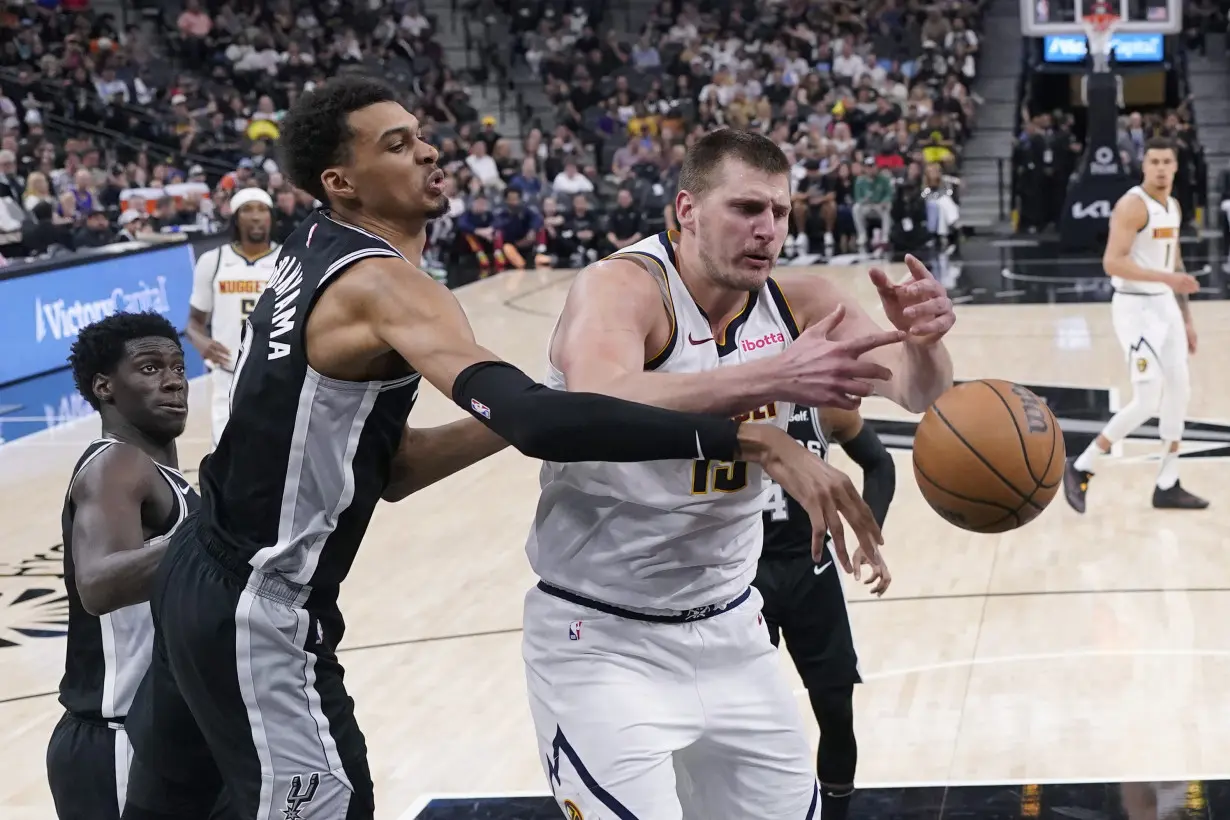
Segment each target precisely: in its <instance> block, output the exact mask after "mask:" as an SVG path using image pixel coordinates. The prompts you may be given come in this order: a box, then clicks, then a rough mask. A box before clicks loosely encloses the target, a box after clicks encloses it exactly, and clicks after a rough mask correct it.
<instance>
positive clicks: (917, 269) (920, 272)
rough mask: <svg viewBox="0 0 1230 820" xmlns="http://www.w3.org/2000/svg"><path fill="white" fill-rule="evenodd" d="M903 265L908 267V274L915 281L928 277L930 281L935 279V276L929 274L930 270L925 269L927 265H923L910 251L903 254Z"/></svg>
mask: <svg viewBox="0 0 1230 820" xmlns="http://www.w3.org/2000/svg"><path fill="white" fill-rule="evenodd" d="M905 266H906V268H907V269H909V271H910V276H911V277H913V278H914V280H915V281H923V280H926V279H930V280H932V281H934V280H935V277H934V276H932V275H931V271H930V270H928V269H927V266H926V265H924V264H923V263H922V261H921V260H920V259H919V258H918V257H917V256H915V255H914V254H912V253H907V254H906V255H905Z"/></svg>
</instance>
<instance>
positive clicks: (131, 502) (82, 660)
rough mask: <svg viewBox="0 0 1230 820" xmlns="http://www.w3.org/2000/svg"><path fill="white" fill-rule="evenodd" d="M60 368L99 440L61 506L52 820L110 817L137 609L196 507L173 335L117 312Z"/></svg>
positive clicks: (115, 804) (137, 656) (140, 616)
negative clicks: (64, 610)
mask: <svg viewBox="0 0 1230 820" xmlns="http://www.w3.org/2000/svg"><path fill="white" fill-rule="evenodd" d="M69 362H70V364H71V365H72V370H73V378H74V380H75V381H76V383H77V389H78V390H79V391H81V395H82V396H83V397H85V400H86V401H88V402H89V403H90V404H91V406H93V407H94V408H95V409H96V410H98V412H99V413H100V414H101V416H102V434H101V436H100V437H99V438H97V439H95V440H94V441H92V442H90V444H89V445H88V446H87V447H86V449H85V452H84V453H83V454H82V456H81V458H80V459H78V461H77V466H76V467H75V468H73V475H72V478H71V479H70V481H69V485H68V491H67V493H66V494H65V498H64V513H63V528H64V533H63V537H64V586H65V588H66V589H67V592H68V605H69V615H68V649H67V654H66V657H65V664H64V666H65V669H64V678H63V680H62V681H61V682H60V703H61V704H63V706H64V709H65V713H64V717H62V718H61V719H60V722H59V724H57V725H56V728H55V731H54V732H53V733H52V735H51V742H50V744H49V746H48V749H47V777H48V780H49V782H50V785H51V794H52V797H53V798H54V800H55V805H56V813H57V814H58V815H59V817H60V820H116V818H118V817H119V816H120V811H121V810H122V808H123V805H124V791H125V788H126V786H127V773H128V764H129V758H130V753H131V749H130V748H129V744H128V738H127V735H126V734H125V732H124V718H125V716H126V715H127V713H128V707H129V704H131V703H132V698H133V694H134V693H135V692H136V689H137V684H138V683H140V681H141V678H142V676H143V675H144V674H145V670H146V667H148V665H149V656H150V648H151V647H152V646H153V637H154V625H153V623H152V622H151V620H150V609H149V604H148V603H145V602H146V601H148V599H149V594H150V589H151V587H152V586H153V578H154V571H155V569H156V568H157V567H158V564H159V562H160V561H161V560H162V558H163V555H164V554H165V553H166V545H167V540H168V538H169V536H170V535H171V533H172V532H174V530H175V529H176V528H177V527H178V526H179V525H180V523H181V522H182V521H183V520H184V519H185V518H186V517H187V515H188V513H189V512H191V511H194V510H196V508H197V506H198V503H199V499H198V497H197V494H196V491H195V490H193V489H192V487H191V486H190V485H189V484H188V482H187V481H186V480H185V479H184V477H183V476H182V475H180V473H179V469H178V456H177V453H176V449H175V439H176V438H177V437H178V436H179V435H180V434H181V433H183V431H184V424H185V422H186V420H187V416H188V383H187V381H186V380H185V379H184V351H183V348H182V347H181V346H180V341H179V335H178V334H177V333H176V332H175V328H174V327H172V326H171V323H170V322H168V321H167V320H166V319H164V318H162V317H161V316H159V315H158V314H156V313H117V314H115V315H113V316H109V317H107V318H106V319H103V320H101V321H99V322H96V323H94V324H92V325H89V326H88V327H85V328H83V329H82V330H81V333H80V334H79V335H78V336H77V340H76V341H75V342H74V343H73V347H72V355H71V356H70V357H69Z"/></svg>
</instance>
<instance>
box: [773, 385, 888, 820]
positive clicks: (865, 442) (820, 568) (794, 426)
mask: <svg viewBox="0 0 1230 820" xmlns="http://www.w3.org/2000/svg"><path fill="white" fill-rule="evenodd" d="M787 431H788V432H789V433H790V435H791V436H793V437H794V438H795V440H797V441H798V442H799V444H802V445H803V446H804V447H806V448H807V449H808V450H810V451H811V452H813V453H815V454H816V455H818V456H820V457H821V458H823V459H826V460H827V459H828V454H829V441H836V442H837V443H838V444H840V445H841V447H842V449H843V450H845V451H846V454H847V455H849V456H850V458H851V459H853V461H854V463H855V464H857V465H858V466H859V467H860V468H862V471H863V499H864V500H865V501H866V502H867V506H868V507H870V508H871V512H872V515H874V516H875V520H876V523H877V524H879V525H880V526H883V525H884V519H885V518H886V517H887V515H888V505H889V504H890V503H891V502H892V500H893V494H894V492H895V491H896V484H897V471H896V467H895V466H894V465H893V457H892V456H891V455H889V453H888V451H887V450H885V449H884V444H883V443H882V442H881V441H880V439H879V437H878V436H876V434H875V431H874V430H872V429H871V427H869V426H867V425H865V424H864V423H863V419H862V417H861V416H860V415H859V414H858V412H857V411H855V410H838V409H835V408H824V409H821V410H816V409H808V408H805V407H796V408H795V410H794V415H792V416H791V417H790V424H789V426H788V428H787ZM811 537H812V522H811V521H809V519H808V515H807V511H806V510H804V509H803V508H802V507H800V506H799V505H798V504H797V503H796V502H795V500H794V499H793V498H791V497H790V495H789V494H788V493H786V492H784V491H783V490H782V488H781V487H780V486H778V485H776V484H773V485H771V486H770V487H769V489H768V492H767V493H766V494H765V510H764V551H763V553H762V554H761V558H760V566H759V567H758V569H757V572H756V580H755V582H754V584H755V586H756V588H757V589H758V590H760V594H761V596H762V597H763V598H764V610H763V613H764V618H765V622H766V624H767V625H768V628H769V638H770V640H772V641H773V645H774V646H777V643H778V641H779V640H780V638H781V637H785V639H786V649H787V650H788V651H789V652H790V657H791V659H792V660H793V661H794V665H795V668H796V669H797V670H798V672H799V677H800V678H802V680H803V685H804V686H805V687H807V695H808V698H809V699H810V700H811V706H812V711H813V712H815V715H816V721H817V723H819V725H820V747H819V749H818V750H817V753H816V775H817V778H818V779H819V780H820V785H821V792H820V794H821V805H820V816H821V817H823V818H826V820H845V818H846V814H847V812H848V811H849V804H850V795H851V794H852V793H853V792H854V768H855V764H856V762H857V758H858V747H857V745H856V743H855V739H854V703H853V700H854V684H856V683H860V682H861V678H860V677H859V673H858V655H857V653H856V652H855V650H854V636H853V635H852V633H851V631H850V615H849V613H848V612H847V611H846V597H845V593H844V592H843V591H842V587H841V574H840V569H839V568H837V567H834V566H833V563H834V562H833V556H832V555H831V554H829V555H828V556H826V560H821V561H819V562H817V561H816V560H814V559H813V557H812V550H811ZM874 560H875V561H876V563H873V564H871V565H870V573H869V575H868V577H867V579H866V583H868V584H872V585H873V586H872V588H871V591H872V592H873V593H875V594H876V595H883V594H884V591H885V590H886V589H888V585H889V584H890V583H891V582H892V577H891V576H890V575H889V572H888V567H887V566H886V565H885V564H884V563H883V556H882V555H881V554H880V553H879V552H877V553H876V555H875V559H874ZM862 570H863V568H862V567H860V566H856V567H855V568H854V577H855V579H861V575H862Z"/></svg>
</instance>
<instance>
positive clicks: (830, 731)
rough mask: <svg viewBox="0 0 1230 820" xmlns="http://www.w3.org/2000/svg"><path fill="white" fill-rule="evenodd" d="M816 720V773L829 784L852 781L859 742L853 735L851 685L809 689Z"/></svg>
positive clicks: (822, 781)
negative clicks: (818, 737)
mask: <svg viewBox="0 0 1230 820" xmlns="http://www.w3.org/2000/svg"><path fill="white" fill-rule="evenodd" d="M808 696H809V697H810V699H811V704H812V709H813V710H814V711H815V713H816V722H817V723H818V724H819V725H820V748H819V750H818V752H817V755H816V775H817V777H819V779H820V782H821V783H824V784H825V785H830V786H840V785H846V784H849V783H853V782H854V769H855V767H856V765H857V763H858V744H857V742H856V741H855V739H854V687H853V686H845V687H831V686H826V687H814V688H810V689H808Z"/></svg>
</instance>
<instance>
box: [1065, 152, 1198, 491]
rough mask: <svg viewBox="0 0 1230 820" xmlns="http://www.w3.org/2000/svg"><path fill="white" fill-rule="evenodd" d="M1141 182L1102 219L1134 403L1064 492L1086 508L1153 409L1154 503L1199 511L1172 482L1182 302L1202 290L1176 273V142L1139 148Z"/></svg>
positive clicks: (1189, 347) (1183, 343)
mask: <svg viewBox="0 0 1230 820" xmlns="http://www.w3.org/2000/svg"><path fill="white" fill-rule="evenodd" d="M1143 166H1144V168H1143V170H1144V179H1142V180H1141V183H1140V184H1139V185H1137V186H1135V187H1134V188H1132V189H1131V190H1129V191H1128V192H1127V193H1126V194H1124V195H1123V196H1122V197H1120V199H1119V201H1118V202H1116V203H1115V209H1114V211H1112V212H1111V215H1110V236H1109V237H1108V238H1107V240H1106V252H1105V253H1104V254H1103V256H1102V265H1103V267H1104V268H1105V269H1106V273H1107V275H1109V276H1110V277H1111V283H1112V285H1113V287H1114V289H1115V293H1114V296H1113V297H1111V303H1110V307H1111V318H1112V320H1113V322H1114V327H1115V335H1116V336H1118V337H1119V344H1120V345H1122V346H1123V350H1124V354H1125V356H1126V358H1127V363H1128V372H1129V373H1130V374H1131V379H1132V400H1131V401H1130V402H1128V404H1127V405H1126V406H1125V407H1124V408H1123V409H1122V410H1120V411H1119V412H1118V413H1116V414H1115V415H1114V417H1113V418H1111V420H1110V421H1109V422H1107V424H1106V426H1105V427H1104V428H1102V432H1101V433H1099V434H1098V437H1097V438H1096V439H1094V440H1093V442H1092V443H1091V444H1090V445H1089V446H1088V447H1087V448H1086V449H1085V452H1083V453H1081V454H1080V455H1079V456H1076V457H1075V458H1069V459H1068V461H1067V465H1066V468H1065V470H1064V474H1063V485H1064V496H1065V497H1066V498H1067V500H1068V504H1070V505H1071V507H1072V509H1074V510H1076V511H1077V512H1079V513H1083V512H1084V511H1085V501H1086V493H1087V492H1088V490H1089V484H1090V482H1091V481H1092V480H1093V475H1094V473H1095V472H1096V471H1097V470H1096V468H1097V461H1098V459H1099V457H1101V456H1103V455H1105V454H1106V453H1109V452H1110V448H1111V447H1112V446H1113V445H1114V443H1115V442H1117V441H1120V440H1122V439H1124V438H1126V437H1127V436H1128V434H1130V433H1131V432H1132V431H1133V430H1135V429H1136V428H1137V427H1139V426H1140V425H1142V424H1144V423H1145V422H1146V421H1148V420H1149V419H1150V418H1152V417H1153V415H1154V414H1155V413H1156V414H1157V418H1158V433H1159V434H1160V436H1161V439H1162V447H1163V451H1162V463H1161V467H1160V469H1159V470H1158V473H1157V483H1156V485H1155V486H1154V488H1153V506H1154V507H1158V508H1161V509H1182V510H1202V509H1204V508H1205V507H1208V506H1209V502H1208V501H1206V500H1204V499H1203V498H1200V497H1199V496H1196V495H1193V494H1192V493H1190V492H1188V491H1187V490H1185V489H1184V488H1183V486H1182V485H1181V484H1180V483H1179V444H1180V441H1181V440H1182V438H1183V425H1184V423H1185V421H1186V417H1187V402H1188V399H1189V397H1190V396H1191V377H1190V375H1189V373H1188V367H1187V357H1188V356H1189V355H1190V354H1193V353H1195V352H1196V328H1195V325H1194V324H1193V323H1192V314H1191V308H1190V306H1189V305H1188V296H1190V295H1191V294H1193V293H1195V292H1197V291H1198V290H1200V284H1199V283H1198V282H1197V281H1196V278H1195V277H1194V276H1191V275H1190V274H1188V273H1187V272H1186V270H1185V268H1184V267H1183V259H1182V257H1181V256H1180V254H1179V230H1180V228H1181V227H1182V225H1183V215H1182V213H1181V211H1180V209H1179V203H1178V200H1176V199H1175V198H1174V197H1172V196H1171V195H1170V192H1171V189H1172V187H1173V185H1174V175H1175V172H1176V171H1177V170H1178V167H1179V163H1178V152H1177V151H1176V150H1175V147H1174V144H1173V143H1172V142H1170V140H1167V139H1165V138H1162V137H1154V138H1153V139H1151V140H1149V141H1148V142H1147V143H1146V144H1145V156H1144V161H1143Z"/></svg>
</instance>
